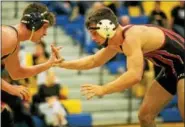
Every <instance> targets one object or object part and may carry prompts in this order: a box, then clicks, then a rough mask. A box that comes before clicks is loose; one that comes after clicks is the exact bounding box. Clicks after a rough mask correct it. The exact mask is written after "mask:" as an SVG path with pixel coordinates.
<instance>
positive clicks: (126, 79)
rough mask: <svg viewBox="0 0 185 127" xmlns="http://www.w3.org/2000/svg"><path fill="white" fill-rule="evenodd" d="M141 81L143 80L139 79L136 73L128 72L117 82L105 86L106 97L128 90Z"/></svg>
mask: <svg viewBox="0 0 185 127" xmlns="http://www.w3.org/2000/svg"><path fill="white" fill-rule="evenodd" d="M140 80H141V78H140V77H138V76H137V75H136V74H135V72H134V71H127V72H126V73H124V74H123V75H121V76H120V77H119V78H117V79H116V80H114V81H112V82H110V83H108V84H106V85H103V92H104V95H105V94H111V93H115V92H120V91H122V90H125V89H128V88H130V87H131V86H133V85H134V84H136V83H138V82H139V81H140Z"/></svg>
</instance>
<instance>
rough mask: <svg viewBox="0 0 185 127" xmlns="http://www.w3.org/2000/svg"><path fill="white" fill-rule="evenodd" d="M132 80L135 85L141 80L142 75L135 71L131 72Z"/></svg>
mask: <svg viewBox="0 0 185 127" xmlns="http://www.w3.org/2000/svg"><path fill="white" fill-rule="evenodd" d="M132 79H133V80H134V81H135V83H139V82H140V81H141V80H142V75H141V74H140V73H138V72H137V71H136V70H132Z"/></svg>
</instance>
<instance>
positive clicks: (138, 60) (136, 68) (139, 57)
mask: <svg viewBox="0 0 185 127" xmlns="http://www.w3.org/2000/svg"><path fill="white" fill-rule="evenodd" d="M133 37H134V38H133ZM123 47H124V54H125V55H126V56H127V71H126V72H125V73H124V74H122V75H121V76H120V77H119V78H117V79H116V80H114V81H112V82H110V83H107V84H105V85H102V86H99V85H93V84H85V85H82V86H81V91H82V94H83V95H85V96H86V97H87V99H91V98H92V97H93V96H103V95H105V94H111V93H114V92H119V91H122V90H125V89H127V88H130V87H131V86H133V85H134V84H136V83H138V82H139V81H140V80H141V78H142V74H143V64H144V62H143V61H144V60H143V52H142V50H141V43H140V40H139V39H136V38H135V36H127V37H126V40H125V42H124V43H123Z"/></svg>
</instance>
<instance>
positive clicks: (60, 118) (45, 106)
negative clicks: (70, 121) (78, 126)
mask: <svg viewBox="0 0 185 127" xmlns="http://www.w3.org/2000/svg"><path fill="white" fill-rule="evenodd" d="M60 90H61V86H60V84H58V83H56V77H55V75H54V73H53V72H49V71H48V73H47V79H46V83H45V84H43V85H41V86H40V88H39V92H38V95H39V97H40V98H39V99H40V102H43V103H41V104H39V107H38V108H39V110H40V111H41V113H43V114H44V115H45V120H46V123H47V125H49V126H60V125H66V124H67V120H66V118H65V117H66V115H67V111H66V109H65V107H63V105H62V104H61V103H60V102H59V99H60Z"/></svg>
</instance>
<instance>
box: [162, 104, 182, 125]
mask: <svg viewBox="0 0 185 127" xmlns="http://www.w3.org/2000/svg"><path fill="white" fill-rule="evenodd" d="M160 116H161V117H162V119H163V121H164V122H182V118H181V116H180V112H179V110H178V108H175V107H174V108H167V109H164V110H163V111H162V112H161V113H160Z"/></svg>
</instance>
